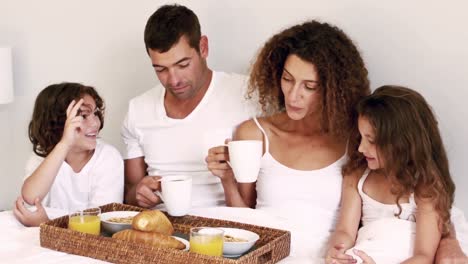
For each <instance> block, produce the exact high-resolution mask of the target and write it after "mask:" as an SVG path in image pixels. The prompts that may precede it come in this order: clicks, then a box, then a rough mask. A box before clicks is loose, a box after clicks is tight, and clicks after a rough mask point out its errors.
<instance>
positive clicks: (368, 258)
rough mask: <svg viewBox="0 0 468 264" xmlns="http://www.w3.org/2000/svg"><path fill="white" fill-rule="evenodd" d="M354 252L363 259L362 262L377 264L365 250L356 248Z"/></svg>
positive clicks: (363, 263) (364, 263)
mask: <svg viewBox="0 0 468 264" xmlns="http://www.w3.org/2000/svg"><path fill="white" fill-rule="evenodd" d="M353 252H354V254H356V256H358V257H360V258H361V259H362V264H375V261H374V260H373V259H372V258H371V257H369V256H368V255H367V254H366V253H364V251H361V250H358V249H354V250H353Z"/></svg>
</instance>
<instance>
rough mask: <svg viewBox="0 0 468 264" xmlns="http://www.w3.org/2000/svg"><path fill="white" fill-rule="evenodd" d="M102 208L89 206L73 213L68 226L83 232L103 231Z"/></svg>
mask: <svg viewBox="0 0 468 264" xmlns="http://www.w3.org/2000/svg"><path fill="white" fill-rule="evenodd" d="M100 215H101V208H89V209H86V210H79V211H76V212H75V213H72V214H70V215H69V217H68V228H69V229H71V230H75V231H80V232H83V233H88V234H93V235H99V234H100V233H101V219H100Z"/></svg>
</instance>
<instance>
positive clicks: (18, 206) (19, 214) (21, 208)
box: [13, 196, 49, 227]
mask: <svg viewBox="0 0 468 264" xmlns="http://www.w3.org/2000/svg"><path fill="white" fill-rule="evenodd" d="M34 205H35V206H36V211H34V212H31V211H29V209H28V208H26V207H25V205H24V200H23V197H21V196H20V197H18V199H16V202H15V207H14V208H13V214H14V215H15V217H16V219H18V221H20V222H21V223H22V224H23V225H24V226H28V227H29V226H39V225H40V224H41V223H43V222H45V221H48V220H49V217H48V216H47V213H46V211H45V209H44V207H43V206H42V204H41V202H40V200H39V198H36V199H35V200H34Z"/></svg>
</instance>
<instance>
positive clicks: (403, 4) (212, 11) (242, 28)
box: [0, 0, 468, 212]
mask: <svg viewBox="0 0 468 264" xmlns="http://www.w3.org/2000/svg"><path fill="white" fill-rule="evenodd" d="M162 3H165V1H149V0H139V1H123V0H121V1H118V0H100V1H93V0H83V1H77V2H73V1H60V0H42V1H24V0H0V45H10V46H13V48H14V74H15V101H14V103H12V104H8V105H0V123H1V124H2V128H1V129H0V146H1V148H2V150H3V151H2V153H1V154H0V182H1V184H0V209H1V208H3V209H8V208H11V206H12V203H13V201H14V199H15V197H16V196H17V195H18V194H19V190H20V186H21V179H22V177H23V166H24V163H25V160H26V158H27V157H28V154H29V153H30V151H31V144H30V143H29V140H28V138H27V124H28V122H29V118H30V116H31V112H32V106H33V102H34V99H35V97H36V95H37V93H38V92H39V91H40V90H41V89H43V88H44V87H45V86H46V85H48V84H51V83H55V82H61V81H77V82H82V83H85V84H88V85H93V86H95V87H97V89H98V91H99V92H100V93H101V95H102V96H103V97H104V98H105V100H106V102H107V118H106V126H105V128H104V130H103V133H102V135H103V138H104V139H105V140H107V141H108V142H110V143H112V144H114V145H117V146H118V147H119V148H120V149H121V150H122V149H123V148H122V143H121V141H120V138H119V127H120V123H121V121H122V119H123V117H124V114H125V111H126V103H127V101H128V100H129V99H130V98H131V97H133V96H135V95H137V94H139V93H141V92H143V91H145V90H147V89H149V88H150V87H151V86H153V85H154V84H155V83H156V82H157V79H156V78H155V75H154V73H153V70H152V68H151V66H150V61H149V60H148V58H147V56H146V53H145V50H144V44H143V29H144V26H145V22H146V20H147V18H148V16H149V15H150V14H152V13H153V12H154V10H155V9H156V8H157V7H158V6H160V5H161V4H162ZM179 3H182V4H185V5H187V6H188V7H190V8H192V9H193V10H194V11H195V13H197V14H198V15H199V18H200V21H201V24H202V31H203V32H204V33H205V34H207V35H208V37H209V41H210V56H209V63H210V65H211V66H212V68H214V69H218V70H224V71H235V72H242V73H246V72H247V70H248V66H249V64H250V62H251V59H252V56H253V55H254V54H255V53H256V51H257V49H258V48H259V47H260V46H261V45H262V44H263V42H264V41H265V40H266V39H267V38H268V37H269V36H271V35H272V34H273V33H275V32H277V31H278V30H279V29H282V28H285V27H288V26H290V25H293V24H295V23H298V22H301V21H303V20H305V19H307V18H317V19H320V20H322V21H327V22H332V23H334V24H336V25H338V26H339V27H341V28H342V29H344V31H345V32H347V33H348V35H349V36H350V37H351V38H352V39H354V40H355V42H356V43H357V44H358V46H359V47H360V50H361V51H362V54H363V56H364V59H365V61H366V63H367V66H368V69H369V72H370V79H371V85H372V87H373V88H376V87H378V86H380V85H382V84H400V85H406V86H409V87H411V88H414V89H416V90H418V91H420V92H421V93H422V94H423V95H424V96H425V97H426V98H427V100H428V101H429V102H430V103H431V104H432V106H433V108H434V110H435V112H436V114H437V115H438V117H439V120H440V128H441V130H442V134H443V136H444V140H445V143H446V147H447V151H448V154H449V158H450V162H451V170H452V175H453V178H454V179H455V182H456V184H457V193H456V202H457V204H458V206H460V207H461V208H462V209H463V210H464V211H465V212H468V199H467V198H468V192H467V191H468V178H467V177H465V172H466V171H467V170H468V163H467V162H465V157H468V148H467V147H465V146H468V133H467V132H468V124H467V122H465V120H464V119H463V116H467V115H468V110H467V108H466V107H464V106H465V105H466V104H465V98H466V97H467V91H466V88H465V85H466V84H467V83H468V74H467V73H468V71H467V69H468V30H467V29H466V25H468V18H467V17H466V16H464V13H463V12H464V11H465V10H467V9H468V4H467V2H466V1H463V0H460V1H444V2H442V1H424V0H420V1H405V0H394V1H385V2H384V1H373V0H367V1H366V0H354V1H351V0H349V1H317V0H303V1H293V0H290V1H267V0H262V1H250V0H249V1H248V0H237V1H229V0H208V1H179Z"/></svg>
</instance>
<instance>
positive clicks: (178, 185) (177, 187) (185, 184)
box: [155, 176, 192, 216]
mask: <svg viewBox="0 0 468 264" xmlns="http://www.w3.org/2000/svg"><path fill="white" fill-rule="evenodd" d="M160 181H161V192H160V191H156V192H155V193H156V195H158V196H159V197H160V198H161V200H162V201H163V202H164V205H165V206H166V210H167V212H168V213H169V214H170V215H172V216H183V215H186V214H187V213H188V212H189V211H190V207H191V205H192V177H190V176H165V177H163V178H162V179H161V180H160Z"/></svg>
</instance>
